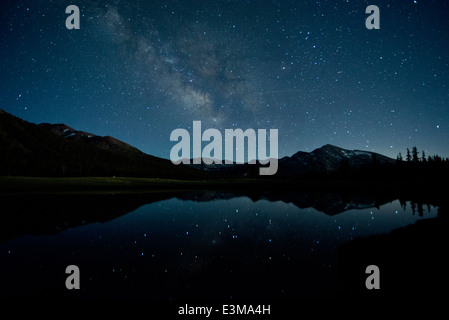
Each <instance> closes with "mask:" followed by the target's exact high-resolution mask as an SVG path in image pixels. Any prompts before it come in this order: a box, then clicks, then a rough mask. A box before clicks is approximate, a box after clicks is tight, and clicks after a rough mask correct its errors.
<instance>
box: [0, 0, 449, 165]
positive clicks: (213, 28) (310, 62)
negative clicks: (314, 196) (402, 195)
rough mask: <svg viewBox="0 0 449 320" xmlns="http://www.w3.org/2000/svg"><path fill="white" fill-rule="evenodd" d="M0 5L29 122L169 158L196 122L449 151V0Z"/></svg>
mask: <svg viewBox="0 0 449 320" xmlns="http://www.w3.org/2000/svg"><path fill="white" fill-rule="evenodd" d="M69 4H75V5H77V6H78V7H79V8H80V11H81V21H80V29H79V30H68V29H67V28H66V27H65V19H66V17H67V16H68V15H67V14H66V13H65V8H66V6H68V5H69ZM370 4H374V5H377V6H378V7H379V9H380V29H379V30H368V29H367V28H366V27H365V19H366V18H367V16H368V15H367V14H366V13H365V9H366V7H367V6H368V5H370ZM0 15H1V20H0V21H1V24H0V26H1V30H0V31H1V32H0V71H1V78H0V108H2V109H4V110H6V111H8V112H11V113H12V114H14V115H16V116H18V117H21V118H23V119H25V120H28V121H31V122H35V123H41V122H51V123H66V124H68V125H69V126H71V127H73V128H76V129H78V130H83V131H87V132H92V133H95V134H98V135H111V136H114V137H116V138H118V139H121V140H123V141H126V142H127V143H130V144H131V145H134V146H136V147H137V148H139V149H141V150H142V151H144V152H146V153H149V154H152V155H156V156H161V157H164V158H168V157H169V153H170V149H171V147H172V145H173V143H171V142H170V140H169V137H170V132H171V131H172V130H174V129H176V128H186V129H188V130H191V126H192V122H193V121H194V120H200V121H202V124H203V127H205V128H207V127H210V128H217V129H219V130H225V129H227V128H242V129H247V128H253V129H278V130H279V155H280V156H285V155H291V154H293V153H295V152H296V151H298V150H303V151H311V150H313V149H315V148H318V147H320V146H322V145H324V144H327V143H331V144H334V145H337V146H340V147H344V148H347V149H362V150H370V151H376V152H380V153H384V154H386V155H388V156H391V157H396V155H397V154H398V152H400V151H402V153H404V151H405V150H406V148H411V147H413V146H417V147H418V149H419V150H425V151H426V154H428V155H432V154H439V155H441V156H449V144H448V143H447V142H448V138H449V126H448V119H449V90H448V84H449V62H448V58H449V45H448V43H449V41H448V40H449V35H448V32H449V18H448V17H449V4H448V3H447V2H446V1H436V0H435V1H413V0H411V1H408V0H403V1H374V2H373V1H370V2H366V1H349V0H347V1H280V0H279V1H265V0H260V1H156V0H154V1H128V2H124V1H74V2H73V3H61V1H48V2H43V1H8V2H7V3H6V4H5V3H3V2H2V4H1V5H0Z"/></svg>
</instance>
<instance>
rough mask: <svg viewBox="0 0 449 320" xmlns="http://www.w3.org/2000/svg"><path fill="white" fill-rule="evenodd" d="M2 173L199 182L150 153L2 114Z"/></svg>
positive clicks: (190, 171)
mask: <svg viewBox="0 0 449 320" xmlns="http://www.w3.org/2000/svg"><path fill="white" fill-rule="evenodd" d="M0 155H1V157H0V175H3V176H6V175H10V176H50V177H51V176H55V177H56V176H57V177H63V176H67V177H72V176H74V177H76V176H129V177H159V178H177V179H183V178H189V179H194V178H199V177H201V176H202V174H201V172H199V171H198V170H195V169H194V168H188V167H181V166H175V165H173V164H172V163H171V161H169V160H166V159H162V158H158V157H154V156H151V155H147V154H145V153H143V152H141V151H139V150H138V149H136V148H134V147H132V146H130V145H128V144H126V143H124V142H122V141H120V140H117V139H115V138H112V137H100V136H96V135H94V134H89V133H85V132H81V131H76V130H74V129H72V128H70V127H68V126H66V125H63V124H59V125H50V124H41V125H36V124H33V123H30V122H27V121H24V120H22V119H20V118H17V117H15V116H13V115H11V114H9V113H7V112H5V111H3V110H0Z"/></svg>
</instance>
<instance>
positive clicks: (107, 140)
mask: <svg viewBox="0 0 449 320" xmlns="http://www.w3.org/2000/svg"><path fill="white" fill-rule="evenodd" d="M38 126H40V127H42V128H44V129H46V130H48V131H50V132H53V133H56V134H57V135H59V136H61V137H63V138H65V139H68V140H72V141H81V142H83V143H86V144H89V145H93V146H96V147H99V148H102V149H108V150H113V151H118V152H131V153H138V154H143V152H142V151H140V150H139V149H137V148H135V147H133V146H131V145H129V144H127V143H126V142H123V141H120V140H118V139H115V138H113V137H111V136H104V137H102V136H97V135H95V134H93V133H88V132H84V131H78V130H75V129H73V128H71V127H69V126H68V125H65V124H62V123H60V124H50V123H41V124H39V125H38Z"/></svg>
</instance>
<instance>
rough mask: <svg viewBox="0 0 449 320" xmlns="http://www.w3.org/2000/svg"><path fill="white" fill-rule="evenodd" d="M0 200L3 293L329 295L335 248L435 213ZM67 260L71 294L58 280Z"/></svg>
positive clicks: (273, 203)
mask: <svg viewBox="0 0 449 320" xmlns="http://www.w3.org/2000/svg"><path fill="white" fill-rule="evenodd" d="M2 199H3V201H2V205H3V208H2V213H1V214H2V219H3V223H2V226H1V231H2V239H1V240H2V242H1V243H0V261H1V264H0V273H1V276H0V277H1V287H0V290H1V292H0V294H1V297H3V298H4V297H14V296H35V297H75V298H111V297H113V298H150V299H164V300H165V299H186V298H190V299H240V298H243V299H248V298H251V299H272V298H275V299H280V298H287V299H290V298H302V297H318V298H321V297H323V298H325V297H334V296H337V295H338V294H339V291H340V287H341V279H340V276H339V265H338V249H339V247H340V246H341V245H342V244H344V243H347V242H349V241H351V240H353V239H356V238H359V237H367V236H371V235H375V234H382V233H388V232H390V231H392V230H394V229H397V228H400V227H403V226H407V225H411V224H413V223H415V222H416V221H417V220H422V219H427V218H433V217H436V216H437V209H438V208H436V207H434V206H422V205H420V206H416V205H415V204H414V203H412V202H410V201H403V202H400V201H399V200H396V199H383V200H382V201H380V202H379V200H378V199H370V198H366V197H365V198H362V197H359V198H346V199H343V198H341V197H339V196H334V195H319V196H316V195H314V196H310V195H307V194H301V195H296V196H295V195H291V196H290V197H287V198H286V197H284V198H282V197H279V198H276V197H274V198H273V197H271V198H270V197H264V196H258V197H256V198H254V197H251V196H244V195H239V194H227V193H210V192H206V193H193V194H192V193H190V194H181V195H165V194H164V195H162V194H159V195H157V196H154V195H152V196H150V197H149V198H148V197H147V196H143V195H139V196H138V195H132V194H128V195H64V196H62V195H52V196H48V195H47V196H42V195H17V196H8V197H3V198H2ZM292 199H293V200H292ZM294 199H296V200H297V199H301V200H297V201H295V200H294ZM376 206H378V207H376ZM72 264H73V265H77V266H78V267H79V269H80V276H81V277H80V279H81V281H80V285H81V289H80V290H70V291H69V290H67V289H66V288H65V279H66V277H67V275H66V274H65V268H66V266H68V265H72Z"/></svg>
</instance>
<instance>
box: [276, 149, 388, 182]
mask: <svg viewBox="0 0 449 320" xmlns="http://www.w3.org/2000/svg"><path fill="white" fill-rule="evenodd" d="M394 163H395V160H394V159H391V158H389V157H386V156H384V155H381V154H379V153H375V152H371V151H363V150H347V149H343V148H340V147H337V146H334V145H331V144H326V145H324V146H322V147H321V148H318V149H315V150H313V151H312V152H303V151H300V152H297V153H295V154H294V155H292V156H291V157H283V158H281V159H280V160H279V171H280V175H288V176H297V175H303V174H311V173H331V172H336V171H339V170H341V169H344V168H345V167H348V168H359V169H363V168H369V167H372V166H373V165H375V164H394Z"/></svg>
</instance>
